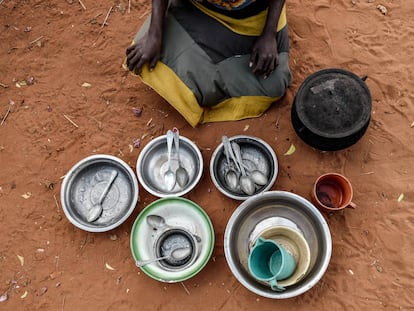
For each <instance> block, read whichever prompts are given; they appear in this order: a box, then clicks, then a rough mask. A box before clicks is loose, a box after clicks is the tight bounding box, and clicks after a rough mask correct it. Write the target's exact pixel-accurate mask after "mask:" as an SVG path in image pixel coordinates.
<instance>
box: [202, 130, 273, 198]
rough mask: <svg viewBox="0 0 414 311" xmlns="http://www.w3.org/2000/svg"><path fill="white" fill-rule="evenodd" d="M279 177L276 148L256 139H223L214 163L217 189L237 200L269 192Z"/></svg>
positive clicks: (212, 158) (214, 180)
mask: <svg viewBox="0 0 414 311" xmlns="http://www.w3.org/2000/svg"><path fill="white" fill-rule="evenodd" d="M277 174H278V161H277V157H276V154H275V152H274V151H273V149H272V147H271V146H270V145H269V144H268V143H266V142H265V141H264V140H262V139H260V138H257V137H253V136H246V135H238V136H232V137H227V136H222V139H221V143H220V144H219V145H218V146H217V148H216V149H215V151H214V152H213V155H212V157H211V160H210V176H211V179H212V181H213V183H214V185H215V186H216V188H217V189H218V190H219V191H220V192H222V193H223V194H224V195H226V196H228V197H229V198H232V199H235V200H246V199H248V198H249V197H251V196H253V195H256V194H258V193H262V192H264V191H267V190H269V189H270V188H271V187H272V186H273V184H274V183H275V181H276V177H277Z"/></svg>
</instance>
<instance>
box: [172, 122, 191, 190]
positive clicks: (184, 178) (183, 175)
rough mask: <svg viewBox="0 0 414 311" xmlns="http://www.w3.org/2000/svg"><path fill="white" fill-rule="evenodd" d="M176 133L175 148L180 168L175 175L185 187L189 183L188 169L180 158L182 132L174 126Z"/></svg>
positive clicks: (182, 186) (180, 184)
mask: <svg viewBox="0 0 414 311" xmlns="http://www.w3.org/2000/svg"><path fill="white" fill-rule="evenodd" d="M173 133H174V143H175V150H176V152H177V160H178V168H177V170H176V171H175V175H176V177H177V183H178V185H179V186H180V187H181V188H184V187H185V186H186V185H187V183H188V179H189V177H188V172H187V170H186V169H185V168H184V167H183V166H182V165H181V160H180V132H179V131H178V129H177V128H176V127H174V128H173Z"/></svg>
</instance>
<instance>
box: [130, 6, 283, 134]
mask: <svg viewBox="0 0 414 311" xmlns="http://www.w3.org/2000/svg"><path fill="white" fill-rule="evenodd" d="M126 55H127V57H126V64H125V65H126V66H127V67H128V69H129V70H130V71H132V72H134V73H135V74H138V75H139V76H140V77H141V79H142V80H143V82H144V83H146V84H147V85H149V86H150V87H152V88H153V89H154V90H155V91H156V92H158V93H159V94H160V95H161V96H162V97H163V98H164V99H165V100H167V102H169V103H170V104H171V105H172V106H173V107H175V109H176V110H178V112H179V113H181V114H182V115H183V116H184V118H185V119H186V120H187V121H188V122H189V123H190V124H191V125H192V126H194V127H195V126H196V125H197V124H199V123H205V122H215V121H230V120H240V119H245V118H252V117H257V116H260V115H261V114H262V113H263V112H265V111H266V110H267V109H268V108H269V107H270V105H271V104H272V103H273V102H275V101H277V100H278V99H280V98H281V97H282V96H283V95H284V94H285V92H286V88H287V87H288V86H289V84H290V80H291V73H290V69H289V38H288V29H287V21H286V5H285V1H284V0H181V1H180V2H178V3H170V4H169V3H168V0H153V1H152V13H151V16H150V17H149V18H148V19H147V21H146V22H145V23H144V25H143V26H142V27H141V29H140V30H139V32H138V33H137V35H136V36H135V39H134V41H133V43H132V45H130V46H129V47H128V48H127V50H126Z"/></svg>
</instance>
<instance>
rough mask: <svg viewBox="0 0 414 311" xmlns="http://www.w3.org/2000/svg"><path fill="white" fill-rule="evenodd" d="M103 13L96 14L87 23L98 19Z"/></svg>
mask: <svg viewBox="0 0 414 311" xmlns="http://www.w3.org/2000/svg"><path fill="white" fill-rule="evenodd" d="M101 15H102V13H98V14H96V15H95V17H93V18H91V19H90V20H89V21H88V22H87V23H86V24H89V23H91V22H93V21H94V20H96V19H97V18H98V17H99V16H101Z"/></svg>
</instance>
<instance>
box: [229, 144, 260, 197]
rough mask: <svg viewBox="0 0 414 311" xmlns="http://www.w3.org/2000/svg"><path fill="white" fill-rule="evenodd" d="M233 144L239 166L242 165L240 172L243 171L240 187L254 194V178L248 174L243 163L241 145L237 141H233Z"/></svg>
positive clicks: (249, 193)
mask: <svg viewBox="0 0 414 311" xmlns="http://www.w3.org/2000/svg"><path fill="white" fill-rule="evenodd" d="M231 146H232V149H233V151H234V154H235V155H236V159H237V161H238V162H239V167H240V172H241V176H240V179H239V182H240V188H241V190H242V191H243V192H244V193H246V194H247V195H252V194H254V192H255V190H256V187H255V185H254V182H253V180H252V179H251V178H250V177H249V176H247V174H246V171H245V169H244V164H243V160H242V157H241V151H240V146H239V145H238V144H237V143H235V142H232V143H231Z"/></svg>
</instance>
